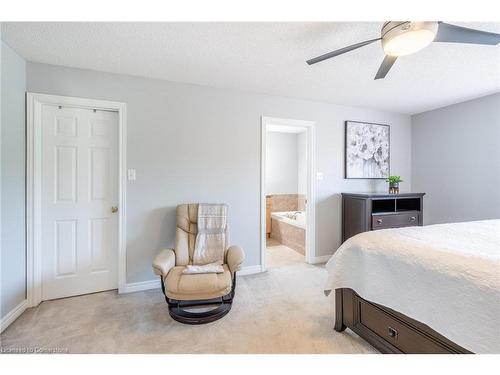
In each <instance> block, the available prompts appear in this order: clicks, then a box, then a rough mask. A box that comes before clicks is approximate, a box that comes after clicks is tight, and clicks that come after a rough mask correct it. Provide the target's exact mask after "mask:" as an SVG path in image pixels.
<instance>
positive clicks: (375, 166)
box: [344, 120, 391, 180]
mask: <svg viewBox="0 0 500 375" xmlns="http://www.w3.org/2000/svg"><path fill="white" fill-rule="evenodd" d="M390 139H391V137H390V126H389V125H387V124H378V123H373V122H366V121H352V120H347V121H345V139H344V141H345V144H344V178H346V179H366V180H385V179H387V178H388V177H389V176H390V149H391V147H390Z"/></svg>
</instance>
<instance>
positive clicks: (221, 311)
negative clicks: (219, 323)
mask: <svg viewBox="0 0 500 375" xmlns="http://www.w3.org/2000/svg"><path fill="white" fill-rule="evenodd" d="M231 306H232V303H222V304H220V305H219V306H218V307H216V308H214V309H212V310H208V311H203V312H191V311H187V310H185V309H184V308H183V307H174V306H169V307H168V313H169V314H170V316H171V317H172V319H174V320H176V321H178V322H179V323H184V324H206V323H211V322H215V321H216V320H219V319H220V318H222V317H223V316H225V315H226V314H227V313H228V312H229V311H230V310H231Z"/></svg>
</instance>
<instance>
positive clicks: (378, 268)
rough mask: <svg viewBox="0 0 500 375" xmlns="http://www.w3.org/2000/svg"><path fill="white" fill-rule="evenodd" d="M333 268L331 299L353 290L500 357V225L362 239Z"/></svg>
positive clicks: (347, 245)
mask: <svg viewBox="0 0 500 375" xmlns="http://www.w3.org/2000/svg"><path fill="white" fill-rule="evenodd" d="M326 267H327V270H328V281H327V285H326V291H325V292H327V293H328V291H331V290H334V289H336V288H351V289H353V290H355V291H356V292H357V293H358V294H359V295H360V296H361V297H363V298H364V299H367V300H369V301H372V302H375V303H378V304H381V305H384V306H386V307H389V308H391V309H393V310H396V311H399V312H400V313H403V314H405V315H407V316H409V317H411V318H413V319H416V320H418V321H420V322H422V323H425V324H427V325H428V326H430V327H431V328H432V329H434V330H435V331H437V332H439V333H440V334H442V335H444V336H445V337H447V338H448V339H450V340H452V341H453V342H455V343H457V344H458V345H460V346H462V347H464V348H466V349H468V350H470V351H472V352H474V353H500V220H486V221H474V222H466V223H454V224H440V225H429V226H424V227H409V228H398V229H385V230H378V231H372V232H366V233H361V234H358V235H357V236H354V237H352V238H350V239H349V240H347V241H346V242H344V243H343V244H342V246H340V248H339V249H338V250H337V252H336V253H335V254H334V255H333V256H332V258H331V259H330V260H329V261H328V263H327V265H326Z"/></svg>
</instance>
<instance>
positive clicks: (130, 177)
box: [127, 169, 136, 181]
mask: <svg viewBox="0 0 500 375" xmlns="http://www.w3.org/2000/svg"><path fill="white" fill-rule="evenodd" d="M127 176H128V180H129V181H135V180H136V173H135V169H129V170H128V171H127Z"/></svg>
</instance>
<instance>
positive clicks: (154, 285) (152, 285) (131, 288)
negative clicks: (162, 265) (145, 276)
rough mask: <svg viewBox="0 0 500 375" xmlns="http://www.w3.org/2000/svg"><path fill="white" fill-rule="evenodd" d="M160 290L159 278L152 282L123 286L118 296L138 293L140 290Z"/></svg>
mask: <svg viewBox="0 0 500 375" xmlns="http://www.w3.org/2000/svg"><path fill="white" fill-rule="evenodd" d="M160 288H161V283H160V278H159V277H158V278H157V279H154V280H149V281H140V282H138V283H128V284H125V286H124V287H123V288H122V289H120V291H119V293H120V294H122V293H133V292H140V291H142V290H150V289H160Z"/></svg>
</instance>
